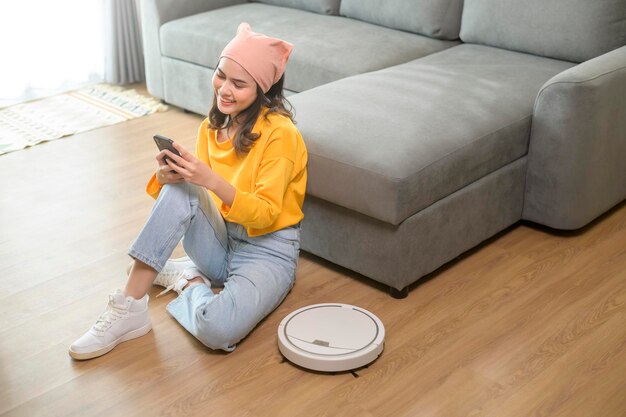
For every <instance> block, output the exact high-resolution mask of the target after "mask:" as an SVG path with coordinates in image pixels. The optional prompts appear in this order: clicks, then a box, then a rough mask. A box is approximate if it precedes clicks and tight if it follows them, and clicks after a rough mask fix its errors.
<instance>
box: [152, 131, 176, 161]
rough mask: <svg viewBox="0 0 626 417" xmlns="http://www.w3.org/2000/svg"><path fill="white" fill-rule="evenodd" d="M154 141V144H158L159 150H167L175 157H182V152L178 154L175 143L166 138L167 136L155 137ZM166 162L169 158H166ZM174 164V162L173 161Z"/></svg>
mask: <svg viewBox="0 0 626 417" xmlns="http://www.w3.org/2000/svg"><path fill="white" fill-rule="evenodd" d="M152 138H153V139H154V142H155V143H156V146H157V147H158V148H159V150H161V151H162V150H164V149H167V150H168V151H170V152H172V153H173V154H174V155H178V156H180V152H178V151H177V150H176V148H174V145H173V143H174V141H173V140H172V139H170V138H166V137H165V136H161V135H154V136H153V137H152ZM164 160H165V162H167V156H166V157H165V159H164ZM172 162H173V161H172Z"/></svg>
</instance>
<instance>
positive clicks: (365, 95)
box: [290, 44, 573, 225]
mask: <svg viewBox="0 0 626 417" xmlns="http://www.w3.org/2000/svg"><path fill="white" fill-rule="evenodd" d="M572 65H573V64H572V63H568V62H565V61H557V60H552V59H548V58H542V57H537V56H533V55H526V54H522V53H517V52H510V51H505V50H500V49H496V48H491V47H485V46H480V45H468V44H464V45H460V46H456V47H454V48H451V49H447V50H445V51H443V52H439V53H436V54H433V55H429V56H427V57H425V58H422V59H418V60H415V61H412V62H409V63H406V64H402V65H398V66H395V67H391V68H388V69H384V70H380V71H376V72H372V73H369V74H362V75H358V76H354V77H349V78H345V79H343V80H339V81H336V82H333V83H330V84H327V85H324V86H321V87H317V88H314V89H312V90H309V91H305V92H303V93H300V94H296V95H294V96H292V97H290V101H291V103H292V104H293V105H294V107H295V109H296V116H297V122H298V124H297V126H298V128H299V129H300V131H301V132H302V135H303V137H304V139H305V143H306V145H307V149H308V151H309V165H308V169H309V180H308V188H307V193H308V194H310V195H314V196H316V197H319V198H322V199H324V200H327V201H329V202H332V203H335V204H338V205H340V206H343V207H347V208H349V209H352V210H355V211H357V212H360V213H362V214H365V215H368V216H371V217H374V218H377V219H379V220H382V221H385V222H388V223H392V224H396V225H397V224H399V223H401V222H402V221H403V220H405V219H406V218H408V217H409V216H411V215H412V214H415V213H417V212H419V211H420V210H422V209H423V208H425V207H428V206H429V205H431V204H433V203H434V202H436V201H438V200H440V199H442V198H444V197H446V196H447V195H449V194H451V193H453V192H454V191H456V190H459V189H461V188H463V187H464V186H466V185H468V184H470V183H472V182H474V181H476V180H478V179H480V178H481V177H483V176H485V175H487V174H489V173H491V172H493V171H495V170H497V169H498V168H501V167H503V166H504V165H506V164H508V163H510V162H512V161H514V160H516V159H518V158H520V157H522V156H524V155H525V154H526V153H527V149H528V138H529V133H530V124H531V116H532V111H533V103H534V100H535V96H536V94H537V92H538V91H539V89H540V88H541V86H542V85H543V84H544V83H545V82H546V81H547V80H548V79H550V78H551V77H553V76H554V75H555V74H557V73H559V72H561V71H563V70H565V69H567V68H569V67H571V66H572ZM520 210H521V208H520Z"/></svg>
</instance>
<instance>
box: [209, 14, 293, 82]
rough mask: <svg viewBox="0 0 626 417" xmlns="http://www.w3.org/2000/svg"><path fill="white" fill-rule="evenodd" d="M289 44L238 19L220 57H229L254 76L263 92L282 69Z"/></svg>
mask: <svg viewBox="0 0 626 417" xmlns="http://www.w3.org/2000/svg"><path fill="white" fill-rule="evenodd" d="M292 49H293V45H292V44H290V43H289V42H285V41H283V40H280V39H276V38H270V37H269V36H265V35H262V34H260V33H254V32H253V31H252V28H251V27H250V25H249V24H248V23H241V24H240V25H239V27H238V28H237V35H236V36H235V37H234V38H233V40H231V41H230V42H229V43H228V45H226V47H225V48H224V50H223V51H222V54H221V55H220V59H221V58H223V57H226V58H230V59H232V60H233V61H235V62H236V63H238V64H239V65H241V66H242V67H243V68H244V69H245V70H246V71H248V73H249V74H250V75H251V76H252V78H254V81H256V82H257V84H258V85H259V86H260V87H261V90H263V92H264V93H267V92H268V91H269V89H270V88H271V87H272V85H274V84H275V83H276V82H277V81H278V80H280V77H282V76H283V74H284V73H285V66H286V65H287V59H288V58H289V54H290V53H291V50H292Z"/></svg>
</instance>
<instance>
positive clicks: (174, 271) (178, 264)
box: [153, 256, 211, 297]
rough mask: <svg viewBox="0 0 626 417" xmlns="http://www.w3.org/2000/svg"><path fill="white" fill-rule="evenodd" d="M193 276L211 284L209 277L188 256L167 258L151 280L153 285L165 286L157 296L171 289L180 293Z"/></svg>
mask: <svg viewBox="0 0 626 417" xmlns="http://www.w3.org/2000/svg"><path fill="white" fill-rule="evenodd" d="M195 277H201V278H202V280H203V281H204V283H205V284H206V285H208V286H209V287H210V286H211V282H210V281H209V279H208V278H207V277H205V276H204V275H202V273H201V272H200V271H199V270H198V269H197V268H196V266H195V264H194V263H193V261H192V260H191V259H189V257H188V256H184V257H182V258H177V259H170V260H168V261H167V262H166V263H165V266H164V267H163V270H161V272H159V274H158V275H157V276H156V278H155V279H154V282H153V284H154V285H159V286H161V287H165V289H164V290H163V291H161V292H160V293H159V294H158V295H157V297H160V296H162V295H163V294H165V293H167V292H169V291H172V290H174V291H176V292H177V293H178V294H180V293H181V292H182V291H183V288H184V287H185V285H187V282H189V280H192V279H194V278H195Z"/></svg>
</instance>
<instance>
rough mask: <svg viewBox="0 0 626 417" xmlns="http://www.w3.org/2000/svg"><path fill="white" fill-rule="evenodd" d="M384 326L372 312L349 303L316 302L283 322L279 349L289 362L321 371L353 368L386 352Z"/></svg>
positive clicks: (279, 336)
mask: <svg viewBox="0 0 626 417" xmlns="http://www.w3.org/2000/svg"><path fill="white" fill-rule="evenodd" d="M384 340H385V327H384V326H383V323H382V322H381V321H380V319H379V318H378V317H376V316H375V315H374V314H372V313H371V312H369V311H367V310H364V309H362V308H359V307H355V306H353V305H349V304H314V305H310V306H307V307H303V308H300V309H298V310H296V311H294V312H293V313H291V314H289V315H288V316H287V317H285V318H284V319H283V321H281V322H280V325H279V326H278V348H279V350H280V353H281V354H282V355H283V356H284V357H285V358H286V359H287V360H288V361H290V362H292V363H294V364H296V365H299V366H301V367H303V368H307V369H311V370H314V371H322V372H340V371H351V370H354V369H357V368H361V367H363V366H365V365H367V364H369V363H370V362H372V361H374V360H375V359H376V358H377V357H378V356H379V355H380V354H381V352H382V351H383V343H384Z"/></svg>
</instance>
